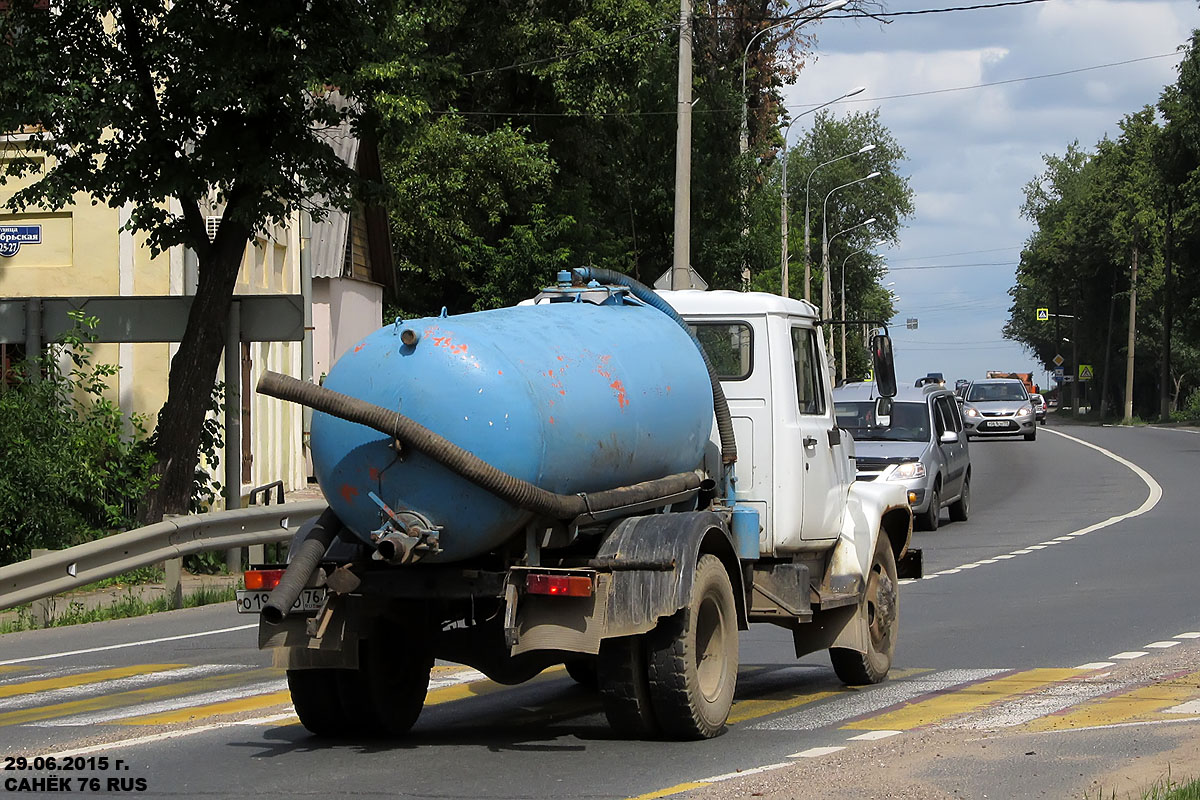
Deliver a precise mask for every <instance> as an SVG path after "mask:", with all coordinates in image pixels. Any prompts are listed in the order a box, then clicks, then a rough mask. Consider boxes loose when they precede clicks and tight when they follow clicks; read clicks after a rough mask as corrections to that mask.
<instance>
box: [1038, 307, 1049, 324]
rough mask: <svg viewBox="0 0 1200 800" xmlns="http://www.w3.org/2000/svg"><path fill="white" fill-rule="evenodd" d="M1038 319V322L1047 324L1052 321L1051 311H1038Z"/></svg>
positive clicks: (1044, 309)
mask: <svg viewBox="0 0 1200 800" xmlns="http://www.w3.org/2000/svg"><path fill="white" fill-rule="evenodd" d="M1037 319H1038V322H1047V321H1048V320H1049V319H1050V309H1048V308H1039V309H1038V310H1037Z"/></svg>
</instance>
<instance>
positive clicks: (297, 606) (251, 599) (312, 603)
mask: <svg viewBox="0 0 1200 800" xmlns="http://www.w3.org/2000/svg"><path fill="white" fill-rule="evenodd" d="M325 591H326V590H325V587H324V586H321V587H318V588H316V589H301V590H300V596H299V597H297V598H296V602H295V603H292V611H316V610H317V609H318V608H320V607H321V603H324V602H325ZM270 596H271V593H270V592H260V591H255V590H252V589H238V591H237V610H238V613H239V614H257V613H259V612H260V611H262V609H263V606H265V605H266V604H267V598H268V597H270Z"/></svg>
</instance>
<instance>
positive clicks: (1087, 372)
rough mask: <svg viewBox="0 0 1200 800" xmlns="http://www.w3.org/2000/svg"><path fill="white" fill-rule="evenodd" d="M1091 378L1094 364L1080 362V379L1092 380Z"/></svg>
mask: <svg viewBox="0 0 1200 800" xmlns="http://www.w3.org/2000/svg"><path fill="white" fill-rule="evenodd" d="M1091 379H1092V365H1091V364H1080V365H1079V380H1081V381H1090V380H1091Z"/></svg>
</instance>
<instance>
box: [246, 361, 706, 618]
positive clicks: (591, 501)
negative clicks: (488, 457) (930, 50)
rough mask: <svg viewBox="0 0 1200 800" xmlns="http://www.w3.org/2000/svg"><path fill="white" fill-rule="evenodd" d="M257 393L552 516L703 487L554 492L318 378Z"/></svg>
mask: <svg viewBox="0 0 1200 800" xmlns="http://www.w3.org/2000/svg"><path fill="white" fill-rule="evenodd" d="M258 392H259V394H265V395H269V396H271V397H278V398H279V399H281V400H290V401H291V402H293V403H299V404H300V405H303V406H308V407H309V408H311V409H314V410H316V411H322V412H324V413H326V414H329V415H330V416H334V417H338V418H339V419H344V420H347V421H349V422H357V423H358V424H360V425H365V426H367V427H368V428H372V429H374V430H377V431H379V432H380V433H386V434H387V435H388V436H391V437H392V438H393V439H398V440H399V441H400V442H402V443H404V444H405V445H407V446H409V447H411V448H413V449H414V450H418V451H420V452H422V453H424V454H425V455H427V456H429V457H430V458H432V459H433V460H434V461H437V462H438V463H439V464H441V465H443V466H445V467H446V468H447V469H449V470H450V471H452V472H454V473H455V474H457V475H460V476H462V477H463V478H466V479H467V480H468V481H470V482H471V483H473V484H475V485H476V486H478V487H480V488H482V489H486V490H487V491H489V492H491V493H492V494H494V495H496V496H497V497H499V498H500V499H501V500H505V501H507V502H509V503H512V504H513V505H514V506H516V507H518V508H522V509H525V510H526V511H532V512H534V513H536V514H540V515H542V516H546V517H551V518H553V519H574V518H575V517H578V516H579V515H580V514H586V513H588V512H589V511H607V510H608V509H612V508H619V507H621V506H624V505H630V504H633V503H640V502H645V501H647V500H656V499H658V498H660V497H669V496H671V495H674V494H679V493H680V492H686V491H689V490H692V489H698V488H699V487H700V476H699V475H697V474H696V473H695V472H680V473H678V474H676V475H668V476H667V477H665V478H657V479H655V480H652V481H645V482H643V483H638V484H634V485H632V486H621V487H618V488H616V489H608V490H606V491H603V492H594V493H591V494H555V493H554V492H548V491H546V490H545V489H543V488H541V487H539V486H535V485H534V484H532V483H530V482H528V481H523V480H521V479H520V478H517V477H514V476H512V475H509V474H508V473H506V472H502V471H501V470H498V469H496V468H495V467H493V466H492V465H491V464H489V463H487V462H486V461H484V460H483V459H481V458H479V457H478V456H476V455H475V454H473V453H471V452H469V451H467V450H464V449H463V448H461V447H459V446H458V445H456V444H454V443H453V442H451V441H450V440H448V439H446V438H444V437H442V436H439V435H438V434H436V433H434V432H433V431H431V430H429V429H428V428H426V427H425V426H424V425H422V424H421V423H419V422H416V421H415V420H412V419H409V418H408V417H406V416H404V415H403V414H400V413H399V412H396V411H389V410H388V409H386V408H380V407H379V406H377V405H375V404H374V403H368V402H366V401H365V400H359V399H358V398H355V397H350V396H349V395H344V394H342V393H341V392H335V391H333V390H331V389H326V388H325V387H323V386H317V385H316V384H315V383H307V382H305V381H300V380H296V379H295V378H292V377H289V376H287V375H280V374H279V373H278V372H266V373H264V374H263V376H262V379H261V380H259V382H258ZM294 599H295V598H293V600H294Z"/></svg>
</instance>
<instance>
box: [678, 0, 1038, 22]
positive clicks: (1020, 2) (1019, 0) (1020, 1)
mask: <svg viewBox="0 0 1200 800" xmlns="http://www.w3.org/2000/svg"><path fill="white" fill-rule="evenodd" d="M1048 1H1049V0H1008V2H1001V3H982V4H979V5H974V6H951V7H948V8H922V9H914V10H912V11H884V12H880V13H878V14H867V13H861V14H822V15H821V19H877V18H881V17H915V16H919V15H922V14H947V13H950V12H955V11H981V10H984V9H990V8H1005V7H1007V6H1027V5H1032V4H1033V3H1045V2H1048ZM696 18H697V19H714V20H723V21H730V22H744V21H746V18H745V17H735V16H731V15H717V14H713V15H706V14H697V15H696ZM758 19H759V20H760V21H762V22H787V21H788V20H790V19H803V18H802V17H796V16H795V15H788V16H786V17H759V18H758Z"/></svg>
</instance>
